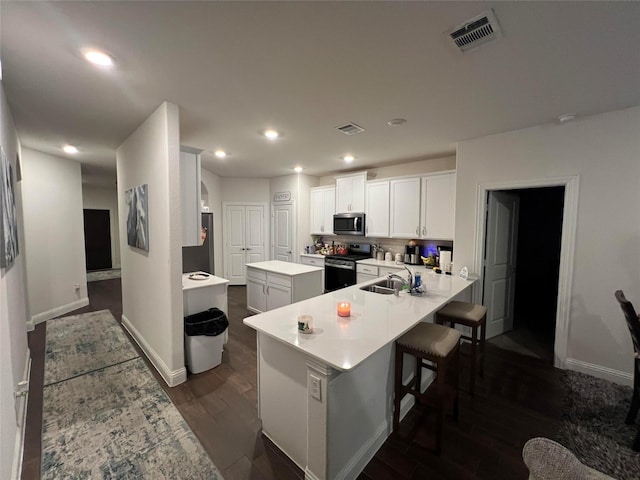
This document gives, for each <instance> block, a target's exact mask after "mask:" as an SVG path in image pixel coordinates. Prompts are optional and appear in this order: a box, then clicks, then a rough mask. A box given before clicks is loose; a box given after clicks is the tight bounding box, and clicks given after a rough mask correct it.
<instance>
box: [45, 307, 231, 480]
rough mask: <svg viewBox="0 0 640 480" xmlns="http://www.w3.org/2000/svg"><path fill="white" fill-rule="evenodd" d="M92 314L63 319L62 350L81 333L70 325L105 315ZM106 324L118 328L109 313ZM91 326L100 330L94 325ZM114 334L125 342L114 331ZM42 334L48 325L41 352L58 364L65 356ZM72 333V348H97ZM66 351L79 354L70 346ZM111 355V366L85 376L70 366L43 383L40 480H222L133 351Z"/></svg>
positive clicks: (91, 370)
mask: <svg viewBox="0 0 640 480" xmlns="http://www.w3.org/2000/svg"><path fill="white" fill-rule="evenodd" d="M93 313H94V315H92V314H83V315H77V316H74V317H73V320H70V319H63V320H69V321H68V322H66V323H68V324H70V325H71V327H72V328H70V329H69V330H68V331H67V333H68V335H64V334H63V333H60V334H59V335H58V337H64V338H65V341H64V342H63V343H64V349H63V350H66V351H70V350H71V351H72V349H70V348H69V347H68V345H70V344H72V343H73V341H72V339H71V338H72V337H77V336H78V331H79V330H80V329H78V328H75V329H74V328H73V327H76V325H75V324H76V323H80V322H84V323H85V324H86V323H91V322H92V321H93V320H94V319H95V317H97V318H101V315H100V316H96V315H95V313H101V314H103V313H104V312H93ZM111 321H112V322H113V324H115V327H117V328H118V329H120V327H119V326H118V325H117V323H116V321H115V319H113V317H111ZM56 322H58V320H54V321H53V322H52V324H55V323H56ZM47 323H49V322H47ZM61 325H62V324H60V325H55V328H60V326H61ZM90 329H91V328H90V327H88V328H87V330H90ZM93 330H94V331H97V332H101V329H100V328H97V329H93ZM119 333H120V335H121V336H122V337H123V338H124V341H127V342H128V339H127V337H126V336H125V334H124V332H122V330H121V329H120V330H119ZM48 337H49V325H47V352H49V351H51V356H52V358H55V362H63V361H64V354H63V353H56V351H55V349H54V348H52V347H50V346H49V338H48ZM79 337H80V338H81V340H80V341H79V342H78V344H79V345H84V346H83V347H79V348H78V349H77V350H79V351H81V352H85V351H87V352H96V351H100V350H102V349H101V348H98V346H97V345H93V346H91V345H90V343H89V342H88V341H87V340H88V339H87V334H86V331H83V332H82V334H81V335H79ZM103 338H104V335H97V336H96V338H95V343H96V344H98V343H100V342H101V341H102V340H103ZM108 341H109V342H110V344H112V345H115V346H116V347H115V349H116V350H120V351H121V352H122V351H126V350H127V349H124V348H121V343H122V342H120V341H114V340H113V339H111V340H108ZM59 343H60V342H58V344H59ZM126 355H128V353H126V354H125V356H126ZM72 356H76V358H80V355H77V352H75V351H72ZM90 356H91V354H90V353H89V354H88V357H90ZM97 356H101V357H102V358H103V360H104V359H105V358H107V357H106V356H104V355H100V354H98V355H97ZM48 357H49V355H48ZM111 358H118V360H117V362H116V363H115V364H114V365H103V366H102V367H99V368H96V365H97V363H95V364H94V365H93V366H92V368H90V369H86V370H87V371H86V373H75V370H73V369H72V370H70V371H73V372H74V373H72V376H71V377H70V378H67V379H61V378H60V379H58V380H57V382H56V383H52V384H49V385H48V386H46V387H45V388H44V392H43V427H42V466H41V478H43V479H62V478H64V479H94V478H96V479H100V478H103V479H153V480H156V479H167V480H168V479H203V480H204V479H207V480H216V479H221V478H222V477H221V476H220V474H219V473H218V470H217V469H216V467H215V465H214V464H213V463H212V462H211V460H210V459H209V457H208V456H207V454H206V452H205V451H204V449H203V448H202V445H201V444H200V443H199V441H198V439H197V438H196V437H195V435H194V434H193V432H192V431H191V429H190V428H189V426H188V425H187V424H186V422H185V421H184V420H183V418H182V417H181V416H180V413H179V412H178V410H177V409H176V408H175V406H174V405H173V404H172V403H171V400H170V399H169V397H168V396H167V395H166V393H165V392H164V390H163V389H162V387H161V386H160V385H159V384H158V382H157V381H156V379H155V378H154V377H153V375H152V374H151V372H150V371H149V369H148V368H147V366H146V364H145V363H144V360H143V359H142V358H140V357H139V356H135V357H133V358H129V359H127V360H122V359H121V358H122V357H117V356H113V357H111ZM48 362H49V358H47V359H46V360H45V369H46V365H47V363H48ZM103 363H104V362H103ZM55 370H56V371H57V372H60V371H61V369H60V368H56V369H55Z"/></svg>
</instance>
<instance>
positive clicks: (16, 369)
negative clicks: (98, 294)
mask: <svg viewBox="0 0 640 480" xmlns="http://www.w3.org/2000/svg"><path fill="white" fill-rule="evenodd" d="M0 145H2V148H3V150H4V153H5V155H6V157H7V160H9V161H10V162H11V164H12V165H13V172H14V175H15V174H16V156H17V154H18V153H19V152H20V144H19V142H18V136H17V134H16V129H15V125H14V123H13V118H12V116H11V111H10V110H9V105H8V104H7V99H6V97H5V94H4V87H3V86H2V83H0ZM21 183H22V182H16V183H15V185H14V187H15V190H14V193H15V200H16V213H17V216H18V222H19V223H18V225H19V229H18V244H19V249H20V251H19V254H18V256H17V257H16V259H15V260H14V262H13V265H11V266H10V267H8V268H2V269H1V270H0V478H12V475H13V474H17V471H18V469H19V468H20V466H21V462H22V452H21V450H20V447H21V444H22V436H21V428H20V424H21V422H22V415H21V413H22V411H21V409H22V408H24V406H20V404H19V403H18V402H16V399H15V397H14V392H15V387H16V384H17V383H18V382H20V381H22V380H23V379H24V377H25V372H26V370H27V367H28V364H29V360H28V359H29V349H28V347H27V299H26V291H25V282H26V280H25V266H24V261H25V253H24V252H25V244H24V227H23V208H22V195H21ZM12 472H13V473H12Z"/></svg>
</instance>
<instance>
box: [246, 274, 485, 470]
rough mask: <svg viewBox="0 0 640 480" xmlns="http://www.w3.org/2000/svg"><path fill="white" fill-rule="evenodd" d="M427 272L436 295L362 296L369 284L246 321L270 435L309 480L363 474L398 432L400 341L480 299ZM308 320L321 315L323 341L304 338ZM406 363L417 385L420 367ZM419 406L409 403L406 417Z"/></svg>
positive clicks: (317, 321) (316, 325) (462, 284)
mask: <svg viewBox="0 0 640 480" xmlns="http://www.w3.org/2000/svg"><path fill="white" fill-rule="evenodd" d="M411 270H412V271H418V269H417V268H416V269H414V268H411ZM419 271H421V273H423V276H422V281H423V283H425V284H426V288H427V293H426V295H424V296H421V297H418V296H411V295H409V294H407V293H402V292H401V293H400V295H399V296H397V297H396V296H395V295H381V294H377V293H373V292H366V291H363V290H360V287H361V286H363V285H365V284H366V283H365V284H359V285H354V286H351V287H347V288H344V289H341V290H337V291H334V292H331V293H327V294H324V295H321V296H318V297H314V298H310V299H308V300H305V301H302V302H298V303H295V304H292V305H288V306H285V307H282V308H278V309H276V310H273V311H269V312H266V313H262V314H260V315H256V316H253V317H247V318H245V319H244V323H245V324H246V325H248V326H250V327H252V328H254V329H255V330H256V331H257V332H258V335H257V342H258V383H259V398H258V407H259V415H260V418H261V420H262V424H263V432H264V433H265V435H267V436H268V437H269V438H270V439H271V440H272V441H274V443H275V444H276V445H278V446H279V448H281V449H282V450H283V451H284V452H285V453H286V454H287V455H288V456H289V457H290V458H291V459H292V460H293V461H294V462H295V463H296V464H297V465H298V466H300V468H302V469H303V470H305V478H310V479H338V478H339V479H350V478H354V479H355V478H356V477H357V476H358V474H359V473H360V472H361V471H362V469H363V468H364V466H365V465H366V464H367V462H368V461H369V460H370V459H371V458H372V457H373V455H374V454H375V452H376V451H377V449H378V448H379V447H380V446H381V445H382V443H384V440H385V439H386V438H387V436H388V435H389V434H390V432H391V418H392V415H393V402H392V398H393V372H394V364H393V362H394V341H395V340H396V339H397V338H398V337H400V336H401V335H402V334H403V333H405V332H406V331H408V330H410V329H411V328H412V327H413V326H415V325H416V324H417V323H419V322H420V321H433V314H434V313H435V312H436V311H437V310H438V309H439V308H440V307H442V306H443V305H445V304H446V303H447V302H449V301H450V300H452V299H457V300H463V301H464V300H466V301H469V300H470V294H471V288H470V287H471V286H472V285H473V282H470V281H467V280H463V279H461V278H460V277H457V276H445V275H436V274H435V273H433V272H429V271H427V270H426V269H424V267H422V268H420V269H419ZM401 275H403V276H405V277H406V272H401ZM383 278H384V277H383ZM367 283H372V282H367ZM343 301H347V302H350V303H351V316H350V317H339V316H338V314H337V304H338V303H339V302H343ZM299 315H311V316H312V317H313V329H314V330H313V333H311V334H300V333H298V330H297V318H298V316H299ZM405 363H406V364H407V365H406V366H407V368H406V370H405V372H404V373H403V376H406V377H407V378H410V377H411V376H412V375H413V370H412V367H413V366H414V365H415V362H405ZM423 378H424V380H425V382H428V381H430V378H431V377H430V376H429V375H423ZM284 399H286V404H287V407H286V408H283V401H284ZM411 405H412V397H410V396H408V397H407V398H405V402H403V405H402V410H403V411H402V412H401V414H402V415H404V414H405V413H406V411H408V409H409V408H410V407H411Z"/></svg>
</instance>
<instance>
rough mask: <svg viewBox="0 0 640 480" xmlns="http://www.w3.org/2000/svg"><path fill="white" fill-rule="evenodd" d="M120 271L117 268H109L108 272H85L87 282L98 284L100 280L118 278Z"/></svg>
mask: <svg viewBox="0 0 640 480" xmlns="http://www.w3.org/2000/svg"><path fill="white" fill-rule="evenodd" d="M120 277H121V270H120V269H119V268H111V269H109V270H96V271H93V272H87V282H98V281H100V280H111V279H112V278H120Z"/></svg>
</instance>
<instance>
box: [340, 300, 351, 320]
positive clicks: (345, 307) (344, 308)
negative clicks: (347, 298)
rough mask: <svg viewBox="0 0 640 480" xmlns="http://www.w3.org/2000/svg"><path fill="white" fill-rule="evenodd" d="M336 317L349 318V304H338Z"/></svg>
mask: <svg viewBox="0 0 640 480" xmlns="http://www.w3.org/2000/svg"><path fill="white" fill-rule="evenodd" d="M338 316H339V317H349V316H351V304H350V303H349V302H340V303H338Z"/></svg>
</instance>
